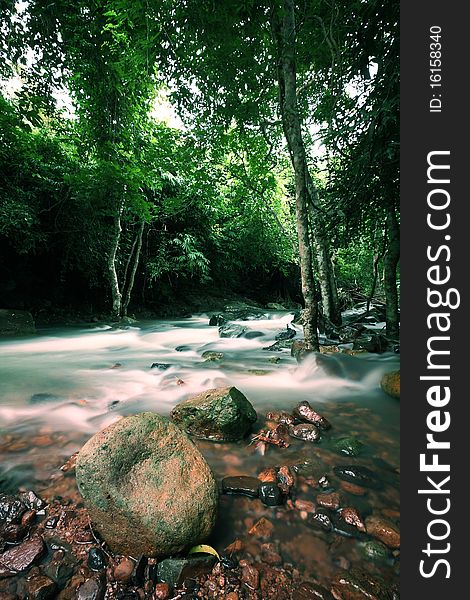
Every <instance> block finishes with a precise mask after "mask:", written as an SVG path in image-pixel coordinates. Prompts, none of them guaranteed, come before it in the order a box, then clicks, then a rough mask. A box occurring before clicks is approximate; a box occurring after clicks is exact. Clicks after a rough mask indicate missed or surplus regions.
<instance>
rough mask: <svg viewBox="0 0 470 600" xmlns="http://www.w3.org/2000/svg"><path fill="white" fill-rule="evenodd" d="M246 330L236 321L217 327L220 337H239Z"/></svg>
mask: <svg viewBox="0 0 470 600" xmlns="http://www.w3.org/2000/svg"><path fill="white" fill-rule="evenodd" d="M245 331H246V327H244V326H243V325H238V323H227V324H225V325H221V326H220V327H219V336H220V337H221V338H239V337H241V336H242V335H243V334H244V333H245Z"/></svg>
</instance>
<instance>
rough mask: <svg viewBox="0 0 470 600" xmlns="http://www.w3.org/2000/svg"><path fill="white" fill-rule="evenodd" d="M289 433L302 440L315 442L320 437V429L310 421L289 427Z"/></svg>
mask: <svg viewBox="0 0 470 600" xmlns="http://www.w3.org/2000/svg"><path fill="white" fill-rule="evenodd" d="M289 435H290V436H292V437H295V438H297V439H299V440H303V441H304V442H316V441H317V440H318V439H319V438H320V431H319V430H318V429H317V427H315V425H312V424H311V423H299V425H294V427H291V428H290V429H289Z"/></svg>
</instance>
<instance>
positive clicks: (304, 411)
mask: <svg viewBox="0 0 470 600" xmlns="http://www.w3.org/2000/svg"><path fill="white" fill-rule="evenodd" d="M292 412H293V415H294V417H297V418H298V419H300V420H301V421H307V422H308V423H313V425H315V426H316V427H320V429H325V430H326V429H330V427H331V425H330V423H329V421H328V420H327V419H325V417H322V415H320V414H318V413H317V411H316V410H314V409H313V408H312V407H311V406H310V403H309V402H307V401H306V400H304V402H299V404H297V406H296V407H295V408H294V410H293V411H292Z"/></svg>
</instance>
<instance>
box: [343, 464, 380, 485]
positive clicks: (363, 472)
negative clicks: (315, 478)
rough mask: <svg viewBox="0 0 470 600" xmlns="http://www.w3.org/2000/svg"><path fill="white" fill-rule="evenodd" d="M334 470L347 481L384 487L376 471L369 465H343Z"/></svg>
mask: <svg viewBox="0 0 470 600" xmlns="http://www.w3.org/2000/svg"><path fill="white" fill-rule="evenodd" d="M333 470H334V472H335V473H336V475H337V476H338V477H339V478H340V479H344V480H345V481H349V482H351V483H356V484H358V485H360V486H364V487H368V488H373V489H378V488H381V487H382V484H381V482H380V480H379V479H378V478H377V476H376V475H375V473H374V472H373V471H371V470H370V469H368V468H367V467H361V466H356V465H344V466H343V465H341V466H337V467H335V468H334V469H333Z"/></svg>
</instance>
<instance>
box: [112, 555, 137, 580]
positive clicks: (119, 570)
mask: <svg viewBox="0 0 470 600" xmlns="http://www.w3.org/2000/svg"><path fill="white" fill-rule="evenodd" d="M134 567H135V563H134V561H133V560H131V559H130V558H126V557H125V558H123V559H122V560H121V562H119V563H118V564H117V565H116V566H115V567H114V570H113V575H114V579H116V580H117V581H129V580H130V579H131V577H132V574H133V572H134Z"/></svg>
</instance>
